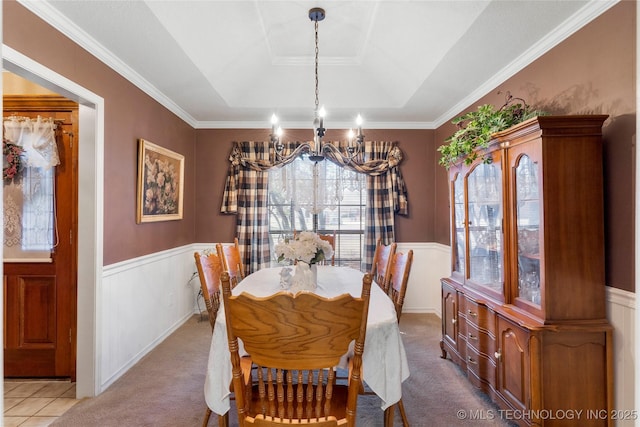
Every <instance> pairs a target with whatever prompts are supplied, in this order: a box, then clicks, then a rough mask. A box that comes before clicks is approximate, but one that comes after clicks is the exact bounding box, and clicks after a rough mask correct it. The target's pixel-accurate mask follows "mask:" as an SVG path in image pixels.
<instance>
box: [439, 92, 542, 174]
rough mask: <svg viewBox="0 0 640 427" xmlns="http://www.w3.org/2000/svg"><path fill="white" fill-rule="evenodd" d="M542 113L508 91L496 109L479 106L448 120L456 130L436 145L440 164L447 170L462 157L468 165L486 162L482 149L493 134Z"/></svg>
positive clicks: (486, 105) (488, 105) (486, 145)
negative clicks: (501, 103) (439, 144)
mask: <svg viewBox="0 0 640 427" xmlns="http://www.w3.org/2000/svg"><path fill="white" fill-rule="evenodd" d="M544 115H547V113H545V112H543V111H540V110H536V109H533V108H531V106H529V104H527V103H526V102H525V101H524V100H523V99H522V98H514V97H513V96H512V95H511V94H510V93H509V92H507V94H506V100H505V103H504V104H503V105H502V107H500V108H498V109H497V110H496V109H495V107H494V106H493V105H491V104H485V105H480V106H479V107H478V108H477V110H475V111H470V112H468V113H466V114H464V115H462V116H460V117H457V118H455V119H453V120H452V121H451V123H453V124H454V125H456V126H458V130H457V131H456V132H455V133H454V134H453V135H451V136H450V137H448V138H447V139H445V143H446V144H444V145H441V146H440V147H438V151H439V152H440V154H441V157H440V162H439V163H440V165H442V166H444V167H446V168H447V169H448V168H449V167H451V166H452V165H454V164H455V163H457V162H459V161H460V160H462V159H464V163H465V164H467V165H469V164H471V163H473V162H474V161H475V160H476V159H478V158H479V157H480V158H481V159H482V160H483V161H487V158H485V157H484V155H483V154H482V151H481V149H484V148H487V147H488V146H489V143H490V142H491V137H492V135H493V134H495V133H497V132H500V131H503V130H506V129H509V128H510V127H511V126H514V125H516V124H518V123H521V122H523V121H525V120H528V119H530V118H532V117H535V116H544Z"/></svg>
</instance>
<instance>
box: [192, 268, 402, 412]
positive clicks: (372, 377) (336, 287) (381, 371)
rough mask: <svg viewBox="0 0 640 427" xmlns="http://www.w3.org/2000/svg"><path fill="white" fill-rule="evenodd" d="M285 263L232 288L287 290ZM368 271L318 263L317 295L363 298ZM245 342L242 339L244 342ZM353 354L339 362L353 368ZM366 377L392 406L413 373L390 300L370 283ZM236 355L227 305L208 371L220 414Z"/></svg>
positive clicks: (258, 292)
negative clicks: (350, 360)
mask: <svg viewBox="0 0 640 427" xmlns="http://www.w3.org/2000/svg"><path fill="white" fill-rule="evenodd" d="M283 268H286V267H272V268H264V269H261V270H259V271H257V272H255V273H252V274H250V275H248V276H247V277H245V278H244V279H243V280H242V281H241V282H240V283H239V284H238V285H237V286H236V287H235V288H234V289H233V290H232V294H233V295H239V294H240V293H242V292H246V293H249V294H251V295H254V296H258V297H265V296H269V295H272V294H274V293H276V292H279V291H282V290H285V289H283V286H282V285H281V281H280V278H281V276H280V273H281V272H282V269H283ZM363 276H364V274H363V273H362V272H360V271H359V270H356V269H353V268H350V267H333V266H318V284H317V288H316V289H315V291H313V292H315V293H316V294H318V295H321V296H324V297H335V296H337V295H341V294H345V293H349V294H351V295H352V296H354V297H360V295H361V291H362V278H363ZM240 344H241V343H240ZM347 360H348V354H347V355H345V356H344V357H343V359H342V361H341V363H340V365H339V366H338V367H340V368H347V367H348V362H347ZM362 377H363V379H364V381H365V383H366V384H367V386H368V387H369V388H370V389H371V390H372V391H373V392H374V393H375V394H377V395H378V396H379V397H380V399H381V401H382V404H381V408H382V409H387V408H388V407H390V406H392V405H393V404H395V403H397V402H398V401H399V400H400V398H401V397H402V382H403V381H404V380H406V379H407V378H408V377H409V366H408V364H407V356H406V353H405V349H404V345H403V343H402V338H401V335H400V329H399V327H398V322H397V317H396V312H395V308H394V305H393V303H392V301H391V299H390V298H389V297H388V296H387V295H386V294H385V293H384V292H383V291H382V289H380V287H379V286H377V285H375V284H374V286H372V287H371V298H370V301H369V314H368V317H367V334H366V338H365V345H364V353H363V355H362ZM230 384H231V358H230V356H229V347H228V340H227V328H226V319H225V315H224V307H222V306H221V307H220V309H219V310H218V316H217V318H216V324H215V328H214V332H213V336H212V339H211V348H210V350H209V361H208V365H207V375H206V380H205V385H204V395H205V400H206V402H207V405H208V406H209V408H210V409H211V410H212V411H213V412H215V413H216V414H219V415H222V414H225V413H227V411H228V410H229V408H230V403H229V400H230V399H229V397H230V394H231V393H230V390H229V385H230Z"/></svg>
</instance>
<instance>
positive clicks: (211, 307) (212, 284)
mask: <svg viewBox="0 0 640 427" xmlns="http://www.w3.org/2000/svg"><path fill="white" fill-rule="evenodd" d="M193 257H194V258H195V261H196V267H197V269H198V277H199V278H200V290H201V293H202V299H203V300H204V304H205V306H206V307H207V314H208V316H209V323H210V324H211V333H213V329H214V327H215V325H216V317H217V315H218V309H219V308H220V293H221V292H220V275H221V274H222V260H221V259H220V257H219V256H218V254H217V253H210V252H204V253H202V254H201V253H200V252H195V253H194V254H193ZM210 417H211V409H209V407H208V406H207V409H206V411H205V414H204V420H203V422H202V426H203V427H206V426H207V425H208V424H209V418H210ZM227 419H228V416H227V415H219V416H218V425H219V426H226V425H227V424H228V423H227Z"/></svg>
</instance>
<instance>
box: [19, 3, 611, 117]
mask: <svg viewBox="0 0 640 427" xmlns="http://www.w3.org/2000/svg"><path fill="white" fill-rule="evenodd" d="M19 1H20V3H22V4H23V5H24V6H26V7H27V8H29V9H31V10H32V11H33V12H35V13H36V14H38V15H40V16H41V17H43V18H44V19H45V20H47V21H48V22H50V23H51V24H52V25H54V26H55V27H56V28H58V29H59V30H60V31H62V32H63V33H64V34H66V35H67V36H69V37H70V38H71V39H72V40H74V41H75V42H77V43H78V44H80V45H81V46H83V47H85V48H86V49H87V50H89V51H90V52H91V53H93V54H94V55H96V56H97V57H98V58H100V59H101V60H103V61H104V62H105V63H107V64H108V65H110V66H111V67H113V68H114V69H115V70H116V71H118V72H119V73H121V74H122V75H123V76H125V77H127V78H128V79H129V80H131V81H132V82H133V83H135V84H136V85H138V86H139V87H140V88H141V89H143V90H144V91H145V92H147V93H148V94H150V95H151V96H153V97H154V98H155V99H157V100H158V101H159V102H160V103H162V104H163V105H165V106H166V107H167V108H169V109H170V110H172V111H173V112H175V113H176V114H177V115H178V116H180V117H182V118H183V119H184V120H185V121H187V122H188V123H190V124H191V125H192V126H194V127H196V128H221V127H227V128H229V127H245V128H251V127H261V128H265V127H269V126H270V124H269V120H270V117H271V114H272V113H273V112H275V113H277V114H278V116H279V117H280V118H281V120H282V124H283V127H285V128H287V127H289V128H295V127H299V128H304V127H310V123H311V121H312V119H313V110H314V92H315V88H314V84H315V83H314V26H313V22H312V21H311V20H310V19H309V17H308V12H309V9H310V8H311V7H322V8H324V9H325V10H326V15H327V16H326V18H325V19H324V20H323V21H321V22H320V23H319V30H318V32H319V58H320V59H319V63H320V64H319V87H320V91H319V92H320V104H322V105H324V106H325V108H326V110H327V117H326V119H325V124H326V126H327V127H328V128H331V127H333V128H346V127H350V126H351V123H352V120H353V119H354V118H355V116H356V114H357V113H360V114H362V116H363V117H364V119H365V125H364V127H365V128H366V127H370V128H427V129H428V128H434V127H437V126H439V125H441V124H442V123H444V122H446V121H448V120H450V119H451V118H452V117H453V116H454V115H455V114H457V113H458V112H459V111H460V110H461V109H463V108H465V107H466V106H467V105H470V104H472V103H473V102H475V101H476V100H477V99H479V98H480V97H481V96H483V95H485V94H486V93H487V92H489V91H491V90H492V89H493V88H495V87H496V86H497V85H499V84H500V83H501V82H503V81H504V80H505V79H507V78H509V77H510V76H512V75H513V74H515V73H516V72H517V71H519V70H520V69H522V68H523V67H524V66H526V65H527V64H529V63H530V62H531V61H533V60H535V59H536V58H537V57H539V56H540V55H542V54H543V53H545V52H546V51H548V50H549V49H551V48H552V47H553V46H555V45H556V44H558V43H559V42H561V41H562V40H564V39H565V38H566V37H568V36H570V35H571V34H573V33H574V32H575V31H576V30H578V29H579V28H581V27H582V26H584V25H585V24H586V23H588V22H590V21H591V20H593V19H594V18H595V17H597V16H598V15H600V14H601V13H603V12H604V11H605V10H607V9H608V8H609V7H611V6H612V5H613V4H615V3H616V2H617V0H588V1H587V0H585V1H578V0H569V1H567V0H556V1H546V0H473V1H472V0H467V1H462V0H440V1H437V0H422V1H421V0H414V1H409V0H360V1H345V0H317V1H308V0H304V1H270V0H262V1H258V0H244V1H243V0H234V1H218V0H210V1H203V0H200V1H186V0H180V1H179V0H173V1H172V0H163V1H160V0H147V1H143V0H134V1H131V0H119V1H114V0H110V1H101V0H46V1H43V0H19Z"/></svg>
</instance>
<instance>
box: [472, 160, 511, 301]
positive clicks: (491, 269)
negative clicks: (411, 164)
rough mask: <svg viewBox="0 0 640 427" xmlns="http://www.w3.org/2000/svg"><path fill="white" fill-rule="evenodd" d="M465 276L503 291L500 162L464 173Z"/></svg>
mask: <svg viewBox="0 0 640 427" xmlns="http://www.w3.org/2000/svg"><path fill="white" fill-rule="evenodd" d="M467 192H468V193H467V197H468V209H469V211H468V225H469V280H471V281H472V282H473V283H475V284H478V285H482V286H484V287H488V288H491V289H493V290H495V291H497V292H498V293H500V294H502V292H503V283H504V281H503V279H502V276H503V264H502V263H503V239H502V236H503V234H502V214H503V213H502V172H501V170H500V162H499V161H496V160H495V159H494V162H493V163H488V164H487V163H481V164H479V165H477V166H476V167H475V168H474V169H473V171H472V172H471V173H470V174H469V175H468V177H467Z"/></svg>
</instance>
